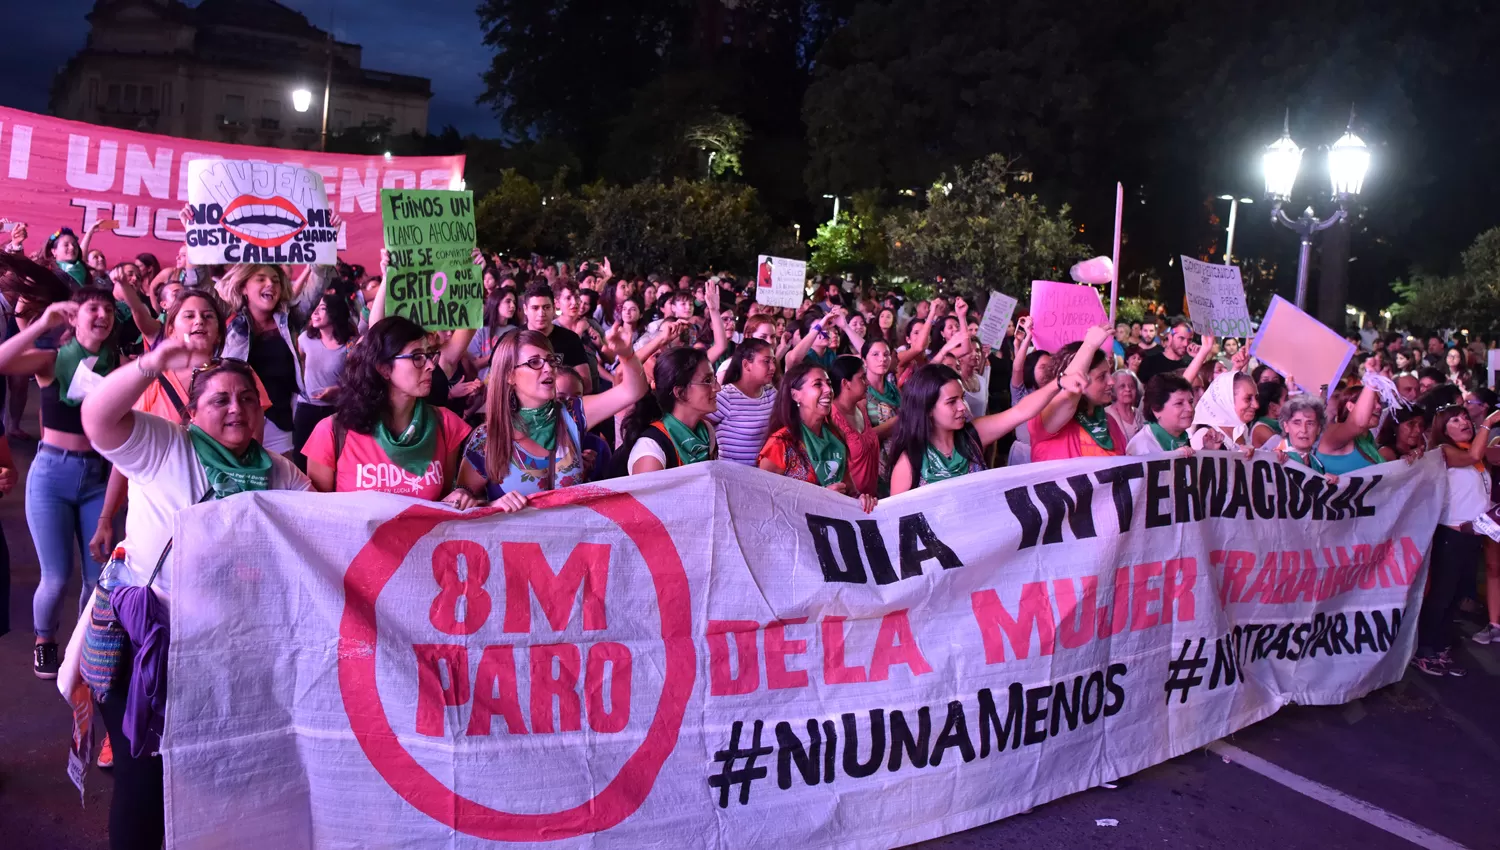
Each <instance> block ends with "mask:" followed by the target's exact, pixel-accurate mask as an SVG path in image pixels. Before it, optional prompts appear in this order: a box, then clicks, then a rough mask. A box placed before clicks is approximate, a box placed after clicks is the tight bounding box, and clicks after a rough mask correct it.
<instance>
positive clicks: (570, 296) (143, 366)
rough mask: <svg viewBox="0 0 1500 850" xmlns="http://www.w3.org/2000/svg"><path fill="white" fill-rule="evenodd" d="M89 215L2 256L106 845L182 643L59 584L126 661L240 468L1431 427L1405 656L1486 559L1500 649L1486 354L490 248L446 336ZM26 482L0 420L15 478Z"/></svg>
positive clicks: (852, 467) (481, 471)
mask: <svg viewBox="0 0 1500 850" xmlns="http://www.w3.org/2000/svg"><path fill="white" fill-rule="evenodd" d="M93 236H94V232H93V231H90V232H89V233H86V234H85V235H84V236H83V238H82V239H80V238H78V237H77V235H76V234H74V233H73V232H72V231H70V230H68V229H66V228H64V229H62V230H59V231H57V232H56V233H54V234H52V236H50V237H49V238H48V239H47V240H46V242H45V245H43V246H41V247H40V248H39V249H35V250H33V248H34V246H30V245H28V237H27V233H26V228H25V225H16V226H14V228H13V229H12V231H11V233H10V243H9V245H8V246H4V248H5V250H4V251H3V252H0V297H3V299H4V303H3V305H0V307H3V309H4V312H5V316H6V319H7V323H6V327H5V330H4V340H3V342H0V373H3V374H4V375H6V376H7V377H8V380H7V381H6V382H5V383H4V384H0V393H3V392H6V391H8V392H9V394H10V398H9V399H8V400H7V402H8V403H4V404H0V408H3V409H4V410H5V411H6V436H7V437H8V438H9V439H12V440H14V439H26V440H31V439H35V438H33V437H30V436H29V435H27V434H26V433H25V432H24V430H23V429H22V427H21V423H20V411H22V410H24V408H25V404H26V396H27V394H28V393H29V392H31V389H30V388H31V386H32V384H33V383H34V384H35V386H36V387H37V388H38V390H37V391H38V392H39V395H40V407H41V434H40V440H39V442H38V443H37V450H36V459H35V460H34V461H33V462H32V465H31V467H30V471H29V474H28V475H27V477H26V478H27V480H26V482H25V487H26V491H25V493H26V517H27V523H28V526H29V529H30V532H31V535H32V538H33V540H34V541H35V545H36V550H37V555H38V559H39V561H40V567H41V575H42V578H41V582H40V584H39V586H38V588H37V591H36V593H35V596H34V599H33V603H32V615H33V629H34V632H35V649H34V658H33V666H34V669H35V673H36V675H37V676H39V677H42V678H56V677H57V676H58V675H59V671H60V669H62V671H63V673H64V675H67V674H68V665H70V664H72V665H74V666H78V665H80V663H81V664H82V665H83V666H82V668H81V673H82V675H83V676H84V678H85V679H88V680H89V683H90V685H91V687H94V696H95V697H96V699H97V702H98V711H99V715H100V716H101V717H102V718H103V720H104V725H105V727H106V728H107V730H108V743H107V744H106V746H105V748H104V750H103V752H101V753H100V764H101V766H110V765H112V766H113V768H114V770H115V776H116V791H115V796H114V802H113V807H112V810H111V816H110V817H111V835H112V841H113V843H114V846H116V847H157V846H159V845H160V842H161V838H162V830H163V821H162V786H161V782H162V767H161V761H160V758H159V757H158V756H156V755H153V753H154V748H155V738H154V737H153V736H154V735H155V734H158V733H159V731H160V713H161V704H160V699H159V697H160V694H164V693H165V690H164V688H163V687H162V679H161V678H160V677H164V676H165V661H164V659H161V658H156V659H152V661H153V663H151V664H143V663H137V664H135V665H133V668H132V666H131V665H126V664H121V663H119V662H118V660H117V661H116V663H115V667H114V668H112V669H105V670H103V672H100V671H98V670H93V669H92V668H91V667H90V666H89V662H88V657H89V656H88V655H87V652H86V651H85V650H87V649H88V647H85V646H84V644H85V642H86V641H88V640H93V639H94V638H92V637H89V635H92V634H93V627H94V626H95V625H98V622H97V619H98V618H97V616H95V618H94V620H93V621H90V620H89V618H87V617H85V618H84V619H82V620H80V627H79V628H78V629H75V630H74V634H73V636H72V640H71V641H70V642H69V644H68V648H67V651H66V652H65V651H63V650H62V649H60V647H59V641H60V638H61V635H60V633H59V622H60V612H61V607H62V604H63V599H62V595H63V589H64V587H65V585H66V583H67V582H68V580H69V578H70V577H71V574H72V572H73V570H74V564H75V563H78V564H81V569H82V574H83V588H84V590H83V594H84V596H83V599H81V600H80V607H81V608H82V607H83V606H86V605H90V604H92V605H93V606H94V609H95V610H96V611H97V610H101V609H102V610H108V609H109V608H110V607H111V606H112V608H113V610H114V614H115V615H116V618H117V621H118V625H119V628H121V629H123V630H124V631H125V632H126V633H127V634H128V635H129V638H130V640H129V641H128V642H127V644H126V645H127V649H126V650H125V653H126V654H127V655H128V654H129V653H150V652H153V651H155V650H154V647H155V644H154V643H153V640H154V639H153V638H149V637H148V638H146V639H144V640H143V639H142V638H141V635H143V634H144V635H150V634H154V632H153V631H152V629H156V628H165V627H166V623H167V620H168V613H167V609H168V607H169V605H170V598H171V595H170V594H171V571H170V570H162V569H161V565H162V563H163V562H164V561H165V559H166V555H165V553H166V551H167V550H169V548H170V544H171V533H172V531H171V529H172V527H173V517H174V516H175V514H176V513H177V512H179V511H181V510H182V509H184V508H187V507H190V506H192V505H194V504H197V503H199V502H201V501H205V500H208V499H216V498H225V497H228V496H232V495H234V494H236V493H241V492H246V491H255V490H307V491H318V492H353V491H379V492H385V493H393V494H398V495H403V496H408V497H412V498H415V499H422V500H430V501H442V502H445V503H447V504H449V505H451V506H452V507H454V508H456V509H460V510H463V509H468V508H471V507H474V506H478V505H492V506H497V507H499V508H500V509H501V510H503V511H507V512H516V511H524V510H534V508H530V507H529V504H528V500H529V498H530V497H531V496H533V495H535V494H537V493H539V492H542V491H546V490H553V489H557V488H562V487H568V486H572V485H576V484H579V483H582V482H587V481H597V480H602V479H608V478H613V477H621V476H630V475H649V474H651V473H653V472H658V471H662V470H667V469H674V468H677V467H680V466H685V465H689V464H695V463H704V462H708V461H714V460H719V461H725V462H730V463H738V464H744V465H747V466H755V467H758V468H759V469H761V470H764V471H766V472H769V473H772V474H775V475H781V476H786V477H790V478H794V479H797V480H799V481H803V482H806V483H808V484H812V485H815V486H818V487H822V488H826V489H828V490H830V491H832V492H834V493H837V494H840V495H842V496H845V497H848V498H850V499H852V500H855V501H857V502H858V505H859V507H860V508H861V509H862V510H864V511H866V512H869V511H871V510H873V509H874V507H875V504H876V502H877V500H879V499H883V498H887V497H890V496H894V495H899V494H901V493H903V492H906V491H908V490H911V489H913V488H917V487H923V486H926V485H931V484H935V483H938V482H942V481H946V480H948V479H952V478H957V477H960V476H964V475H968V474H971V473H976V472H979V471H982V470H985V469H989V468H994V467H998V466H1005V465H1015V464H1021V463H1027V462H1031V461H1044V460H1059V459H1066V458H1078V457H1109V456H1122V455H1163V454H1172V453H1175V454H1179V455H1190V454H1192V453H1193V452H1195V451H1201V450H1233V451H1238V452H1242V453H1243V455H1244V456H1245V457H1247V458H1248V457H1251V456H1254V455H1255V454H1257V453H1264V455H1265V456H1266V457H1268V458H1273V459H1275V460H1276V461H1277V462H1281V463H1288V464H1296V465H1299V466H1301V467H1304V468H1305V469H1306V470H1307V472H1308V474H1314V475H1322V476H1327V477H1328V479H1330V480H1337V478H1338V477H1339V476H1344V475H1348V474H1350V473H1353V472H1355V471H1357V470H1359V469H1361V468H1363V467H1365V466H1371V465H1375V464H1379V463H1383V462H1387V461H1394V460H1398V459H1402V458H1404V459H1407V460H1408V461H1410V460H1414V459H1415V458H1417V457H1418V456H1420V455H1421V454H1422V453H1424V452H1433V451H1436V452H1440V453H1441V454H1442V456H1443V458H1444V461H1445V463H1446V465H1447V468H1448V477H1449V482H1450V486H1449V488H1448V492H1449V495H1448V501H1447V503H1446V504H1445V506H1444V510H1443V518H1442V524H1441V525H1440V526H1439V528H1438V530H1437V536H1436V538H1435V540H1434V545H1433V554H1432V562H1431V573H1430V588H1429V590H1428V593H1427V597H1426V601H1425V602H1424V606H1423V610H1422V612H1421V615H1420V617H1419V624H1418V644H1419V647H1418V651H1417V655H1416V658H1415V659H1414V661H1413V664H1414V665H1415V666H1416V667H1417V669H1419V670H1420V671H1421V672H1422V673H1425V674H1429V675H1434V676H1448V675H1452V676H1458V675H1462V674H1463V672H1464V671H1463V668H1462V667H1461V666H1459V665H1458V664H1457V663H1456V662H1455V661H1454V659H1453V655H1452V648H1453V646H1454V643H1455V641H1456V640H1457V639H1458V636H1457V634H1456V633H1455V631H1454V626H1453V618H1454V612H1455V610H1456V609H1457V607H1458V606H1459V605H1460V604H1462V603H1463V602H1464V600H1465V599H1466V598H1468V597H1470V596H1472V591H1473V588H1474V585H1475V581H1474V573H1473V570H1474V569H1475V568H1476V565H1477V564H1478V563H1480V562H1481V561H1483V562H1484V563H1485V564H1486V565H1487V567H1488V570H1487V582H1488V588H1487V590H1488V592H1487V601H1488V611H1487V613H1488V619H1489V622H1490V625H1489V626H1487V627H1486V628H1485V629H1483V630H1481V631H1480V632H1479V633H1478V634H1476V635H1474V636H1473V639H1474V640H1475V641H1476V642H1478V643H1489V642H1491V641H1496V642H1500V544H1495V543H1494V542H1493V541H1491V540H1489V539H1488V538H1486V537H1483V536H1482V535H1479V534H1476V533H1475V531H1474V522H1475V520H1476V519H1478V518H1480V517H1481V516H1482V515H1485V514H1486V512H1487V511H1488V510H1489V509H1490V508H1491V507H1492V506H1493V505H1494V502H1495V494H1494V493H1492V492H1491V485H1492V477H1491V475H1490V472H1489V470H1490V468H1491V464H1495V463H1500V449H1491V448H1490V441H1489V435H1488V431H1489V428H1490V427H1491V426H1492V425H1494V424H1496V422H1497V421H1500V414H1497V413H1496V396H1495V393H1494V392H1493V391H1492V390H1491V389H1489V388H1488V387H1487V386H1486V385H1487V384H1489V383H1491V382H1490V381H1489V380H1486V378H1487V377H1489V376H1487V375H1486V372H1485V368H1486V363H1487V361H1486V360H1485V357H1486V356H1487V352H1486V351H1485V347H1484V346H1483V345H1479V344H1476V345H1472V346H1471V345H1459V344H1456V343H1455V342H1453V341H1450V340H1449V339H1448V338H1446V337H1445V336H1440V335H1439V336H1432V337H1430V338H1425V339H1423V340H1420V341H1418V340H1414V339H1410V338H1408V337H1406V336H1405V335H1402V334H1376V333H1370V334H1361V336H1360V337H1358V339H1359V342H1360V344H1361V346H1362V347H1363V349H1364V351H1365V354H1364V356H1362V357H1361V358H1360V359H1359V360H1358V361H1357V363H1356V364H1355V366H1354V367H1353V368H1352V369H1351V372H1350V374H1349V375H1348V376H1347V378H1346V379H1345V380H1344V381H1341V382H1340V383H1339V385H1337V386H1332V387H1326V388H1324V387H1319V388H1316V391H1315V392H1311V393H1308V392H1297V391H1294V390H1292V389H1291V388H1292V387H1296V386H1298V384H1297V383H1296V381H1295V378H1294V377H1292V376H1283V375H1280V374H1278V373H1277V372H1275V371H1274V370H1272V369H1270V368H1269V367H1267V366H1265V365H1260V364H1256V363H1255V362H1254V361H1253V359H1252V358H1251V357H1250V353H1249V350H1248V347H1247V345H1246V344H1245V343H1244V342H1243V341H1241V340H1233V339H1226V340H1216V339H1214V338H1213V337H1204V338H1201V339H1200V338H1198V337H1197V336H1196V335H1195V334H1194V333H1193V331H1192V327H1191V325H1190V324H1189V323H1188V322H1187V321H1185V320H1174V321H1161V320H1150V321H1145V322H1131V323H1126V322H1121V323H1119V324H1117V325H1114V326H1113V327H1098V328H1093V329H1090V330H1089V331H1088V333H1087V334H1086V335H1085V336H1084V338H1083V339H1082V340H1080V341H1078V342H1074V343H1071V344H1069V345H1066V346H1062V347H1061V348H1059V349H1058V350H1056V351H1044V350H1040V349H1038V348H1037V347H1036V345H1035V342H1034V338H1033V336H1032V333H1031V328H1030V326H1029V320H1028V319H1027V318H1026V317H1022V318H1020V319H1019V320H1017V321H1015V322H1014V323H1013V325H1012V327H1010V328H1009V329H1007V332H1006V334H1005V336H1004V340H1003V341H1001V342H1000V343H999V345H998V346H996V347H993V348H992V347H990V346H988V345H984V344H982V343H981V342H980V340H979V326H980V318H981V317H980V315H979V313H978V311H976V310H975V309H973V305H970V304H969V303H967V302H966V301H965V300H964V299H963V298H957V299H953V300H951V301H950V300H949V299H947V298H944V297H932V298H930V299H926V300H908V299H903V298H901V297H900V296H899V295H898V294H897V293H895V292H889V293H880V292H877V291H875V290H872V289H871V288H869V287H866V286H859V287H856V286H855V285H853V284H851V283H848V282H844V281H832V282H828V283H825V284H820V285H819V286H818V288H817V291H816V292H815V293H813V294H812V295H811V296H810V297H809V298H808V299H807V301H806V302H805V303H804V304H803V306H802V307H800V308H797V309H785V308H773V307H767V306H764V305H761V304H759V303H757V302H756V301H755V299H754V285H753V284H754V282H753V281H739V280H736V279H734V278H733V277H731V276H728V275H714V276H708V275H684V276H681V277H679V278H676V279H673V278H671V277H666V276H662V275H657V274H649V275H645V274H635V273H629V274H616V273H615V271H614V269H613V268H612V267H611V265H610V263H609V262H608V260H603V261H600V262H597V263H596V262H583V263H580V264H578V265H577V266H576V267H571V266H570V265H569V264H567V263H551V262H544V261H542V260H541V259H539V258H535V257H533V258H531V259H514V258H506V257H503V256H500V255H487V254H483V253H481V252H479V251H476V252H475V262H476V264H478V265H480V266H482V267H483V273H482V279H483V284H484V287H483V288H484V293H485V303H484V310H483V317H484V318H483V326H482V327H479V328H472V329H466V330H455V331H442V332H431V331H429V330H428V329H425V328H423V327H421V326H419V325H417V324H416V323H414V322H413V321H411V320H410V319H408V318H406V317H403V316H400V315H391V314H390V311H389V310H388V309H387V303H386V295H385V287H384V280H385V269H384V258H383V257H382V269H381V270H380V272H379V273H373V274H367V273H366V272H365V270H364V269H362V268H359V267H354V266H349V265H346V264H342V263H340V264H339V265H337V266H321V267H311V266H309V267H300V268H285V267H279V266H267V265H237V266H229V267H197V266H193V265H191V264H189V263H188V262H187V261H186V252H185V250H184V251H182V252H179V254H178V256H177V257H176V259H175V262H174V263H173V264H172V265H170V266H169V267H163V266H162V265H161V264H160V263H159V262H158V261H157V259H156V258H155V257H153V256H151V255H149V254H141V255H139V256H137V257H133V258H125V259H123V260H120V261H119V262H116V263H114V264H113V265H111V264H110V263H109V261H108V260H107V258H106V257H105V255H104V253H103V252H102V251H100V250H98V249H96V248H92V247H91V245H90V242H91V241H92V237H93ZM17 483H18V481H17V475H16V469H15V464H14V463H13V462H12V460H11V458H10V448H9V444H8V443H7V442H6V441H5V440H0V493H3V492H5V491H9V490H10V489H12V488H14V487H15V486H16V484H17ZM3 542H4V541H3V538H0V546H3ZM75 553H76V556H77V557H76V558H75ZM0 555H3V550H0ZM7 564H8V559H7ZM106 564H108V569H105V567H106ZM101 570H103V571H104V575H103V578H102V579H101ZM96 587H97V588H99V589H98V590H97V591H96ZM8 588H9V581H8V566H7V575H6V581H5V582H4V588H3V589H4V590H5V592H6V593H8ZM142 588H149V590H147V591H146V592H145V593H144V594H142V593H139V592H138V591H140V590H141V589H142ZM7 611H8V606H7V605H4V604H0V618H4V617H5V616H6V612H7ZM85 622H90V623H91V625H90V628H89V629H88V630H85V628H84V627H83V624H84V623H85ZM8 627H9V623H8V622H5V621H3V619H0V633H3V632H4V631H5V630H7V629H8ZM101 631H102V630H101ZM81 636H82V637H81ZM80 654H83V655H84V661H83V662H79V661H78V658H79V655H80ZM132 670H134V672H132ZM148 670H149V671H150V672H149V673H148V672H146V671H148ZM91 674H92V678H91ZM101 677H102V679H103V680H104V681H105V682H106V684H108V685H109V686H108V687H97V686H96V683H97V682H98V681H100V680H101ZM153 677H154V678H153ZM151 694H156V695H157V696H158V698H156V699H155V701H153V698H152V696H151Z"/></svg>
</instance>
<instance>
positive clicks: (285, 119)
mask: <svg viewBox="0 0 1500 850" xmlns="http://www.w3.org/2000/svg"><path fill="white" fill-rule="evenodd" d="M88 21H89V24H90V30H89V35H88V41H87V42H86V43H85V45H84V48H83V50H81V51H79V53H78V54H77V55H75V56H74V57H73V58H72V59H70V60H69V61H68V64H67V65H66V66H64V67H63V69H62V70H61V71H59V72H58V74H57V77H56V78H55V79H54V80H53V84H52V96H51V109H52V113H53V114H54V115H56V116H57V117H59V118H70V119H73V120H77V121H87V122H89V123H93V124H103V125H107V126H111V127H121V128H124V129H130V130H142V131H145V132H150V133H162V134H164V135H169V136H180V137H183V138H188V139H205V140H209V141H215V142H233V143H237V144H247V145H264V146H267V147H278V148H300V149H304V150H316V149H317V148H318V146H319V143H320V138H319V137H320V132H321V128H322V121H323V87H324V80H325V74H327V69H328V68H329V67H330V65H331V67H332V75H331V76H332V89H331V91H332V95H331V96H330V97H329V105H330V109H329V110H328V132H329V133H330V134H334V133H340V132H343V131H344V130H348V129H351V128H356V127H364V128H370V129H372V130H373V129H374V128H377V127H384V128H386V131H387V132H388V133H390V134H394V135H401V134H406V133H409V132H412V131H416V132H418V133H425V132H427V102H428V100H429V99H430V98H431V97H432V88H431V83H430V81H428V80H427V79H425V78H422V77H411V76H407V75H404V74H389V73H384V72H381V71H372V70H369V69H366V68H364V67H362V66H361V57H360V52H361V51H360V46H359V45H357V44H346V43H344V42H340V41H335V40H332V39H331V38H330V37H329V35H328V33H327V32H326V31H325V30H321V29H318V28H317V27H314V26H313V25H312V24H310V23H309V22H308V20H307V18H306V17H305V16H303V15H302V14H301V13H299V12H296V11H294V10H292V9H289V8H287V7H286V6H283V5H281V4H280V3H277V2H275V0H203V2H202V3H200V4H199V5H198V6H196V7H191V6H188V5H186V4H184V3H182V2H180V0H97V2H96V3H95V4H94V8H93V10H92V11H91V12H90V13H89V15H88ZM296 89H306V90H308V91H310V92H312V95H313V96H312V104H311V107H310V108H309V109H308V110H307V111H306V112H297V111H296V110H295V108H294V106H293V97H292V92H293V91H294V90H296Z"/></svg>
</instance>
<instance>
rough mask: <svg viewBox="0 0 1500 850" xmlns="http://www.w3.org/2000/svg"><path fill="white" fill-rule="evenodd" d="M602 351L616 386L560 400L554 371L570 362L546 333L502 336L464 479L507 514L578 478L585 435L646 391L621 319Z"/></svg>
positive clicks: (461, 475)
mask: <svg viewBox="0 0 1500 850" xmlns="http://www.w3.org/2000/svg"><path fill="white" fill-rule="evenodd" d="M604 342H605V352H604V354H605V356H606V357H609V358H613V359H617V360H618V361H619V364H620V366H619V368H618V369H617V370H616V372H615V378H616V381H615V385H614V386H613V387H611V388H609V389H608V390H605V391H604V392H602V393H595V394H593V395H587V396H584V397H582V398H580V399H578V400H576V401H571V402H569V403H567V404H562V403H560V402H559V401H558V396H557V371H558V370H559V369H562V368H566V367H564V366H563V365H562V360H561V358H560V357H559V356H558V355H557V354H555V353H554V352H553V350H552V343H551V341H549V340H548V339H547V336H546V335H545V334H542V333H539V332H537V331H532V330H519V331H515V332H514V333H509V334H506V335H505V338H504V339H502V340H500V345H499V347H498V348H496V349H495V357H494V360H493V361H492V363H491V367H490V377H489V390H488V398H487V399H486V402H485V417H484V425H482V426H481V427H479V428H477V429H475V431H474V434H473V436H471V437H470V438H469V444H468V446H467V447H466V448H465V450H464V463H463V466H462V468H461V470H460V472H459V483H460V484H461V485H463V487H464V488H465V489H467V490H469V491H470V492H473V493H477V494H479V495H480V496H481V497H482V498H483V499H484V500H485V501H488V502H489V503H491V504H492V505H495V506H497V507H499V508H500V509H501V510H503V511H505V512H511V511H518V510H520V509H521V508H524V507H525V506H526V504H527V499H528V497H529V496H531V495H533V494H535V493H539V492H541V491H544V490H556V489H559V488H562V487H568V486H571V485H573V484H578V483H581V482H582V481H583V479H584V477H585V472H586V470H585V469H584V464H583V455H582V449H581V448H580V446H581V444H582V440H581V437H580V435H582V434H583V433H585V432H586V431H588V429H589V423H592V422H602V421H604V420H605V419H608V418H610V417H612V416H614V415H615V414H616V413H619V412H620V411H621V410H624V409H625V408H627V407H629V406H630V405H632V404H634V403H636V402H637V401H639V400H640V399H641V397H642V396H644V395H645V394H646V391H647V389H648V387H647V384H646V375H645V372H644V371H642V369H641V363H640V360H638V359H636V356H635V351H634V349H633V348H631V346H630V342H629V340H627V339H626V338H625V335H624V332H623V330H622V329H621V327H620V326H619V325H615V326H614V327H611V328H610V329H609V332H608V333H607V334H605V339H604Z"/></svg>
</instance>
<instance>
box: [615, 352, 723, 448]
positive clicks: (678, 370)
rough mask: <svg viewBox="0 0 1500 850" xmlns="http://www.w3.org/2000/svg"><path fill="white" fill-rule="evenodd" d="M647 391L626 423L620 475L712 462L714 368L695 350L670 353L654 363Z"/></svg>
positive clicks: (713, 445) (715, 400)
mask: <svg viewBox="0 0 1500 850" xmlns="http://www.w3.org/2000/svg"><path fill="white" fill-rule="evenodd" d="M652 374H653V377H654V378H655V380H654V381H653V382H652V386H653V388H652V391H651V392H649V393H647V394H646V395H645V396H644V397H643V398H642V399H641V400H640V401H638V402H636V403H635V410H633V411H631V413H630V415H629V416H627V417H626V418H625V441H624V444H623V445H625V446H627V447H629V456H628V457H627V459H626V463H625V470H626V473H627V474H629V475H641V474H644V473H647V472H657V471H660V470H663V469H676V468H677V467H679V466H687V465H688V464H692V463H702V462H703V461H706V460H717V459H718V456H719V446H718V442H717V441H716V440H715V438H714V426H713V425H710V424H709V422H708V419H707V417H708V415H709V414H711V413H713V412H714V411H715V410H716V409H717V408H718V401H717V398H716V393H717V392H718V389H719V382H718V381H716V380H714V371H713V365H712V364H711V363H709V360H708V355H707V354H705V353H704V352H703V351H701V350H700V349H697V348H686V347H682V348H673V349H671V350H670V351H667V352H665V353H662V354H659V355H657V357H656V365H655V367H654V368H653V370H652Z"/></svg>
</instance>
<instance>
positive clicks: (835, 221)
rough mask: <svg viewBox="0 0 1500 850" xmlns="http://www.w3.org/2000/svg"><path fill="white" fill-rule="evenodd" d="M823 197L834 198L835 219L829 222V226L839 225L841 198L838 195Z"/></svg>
mask: <svg viewBox="0 0 1500 850" xmlns="http://www.w3.org/2000/svg"><path fill="white" fill-rule="evenodd" d="M823 197H825V198H832V199H833V218H830V219H829V220H828V223H829V224H838V223H839V196H838V195H824V196H823Z"/></svg>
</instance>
